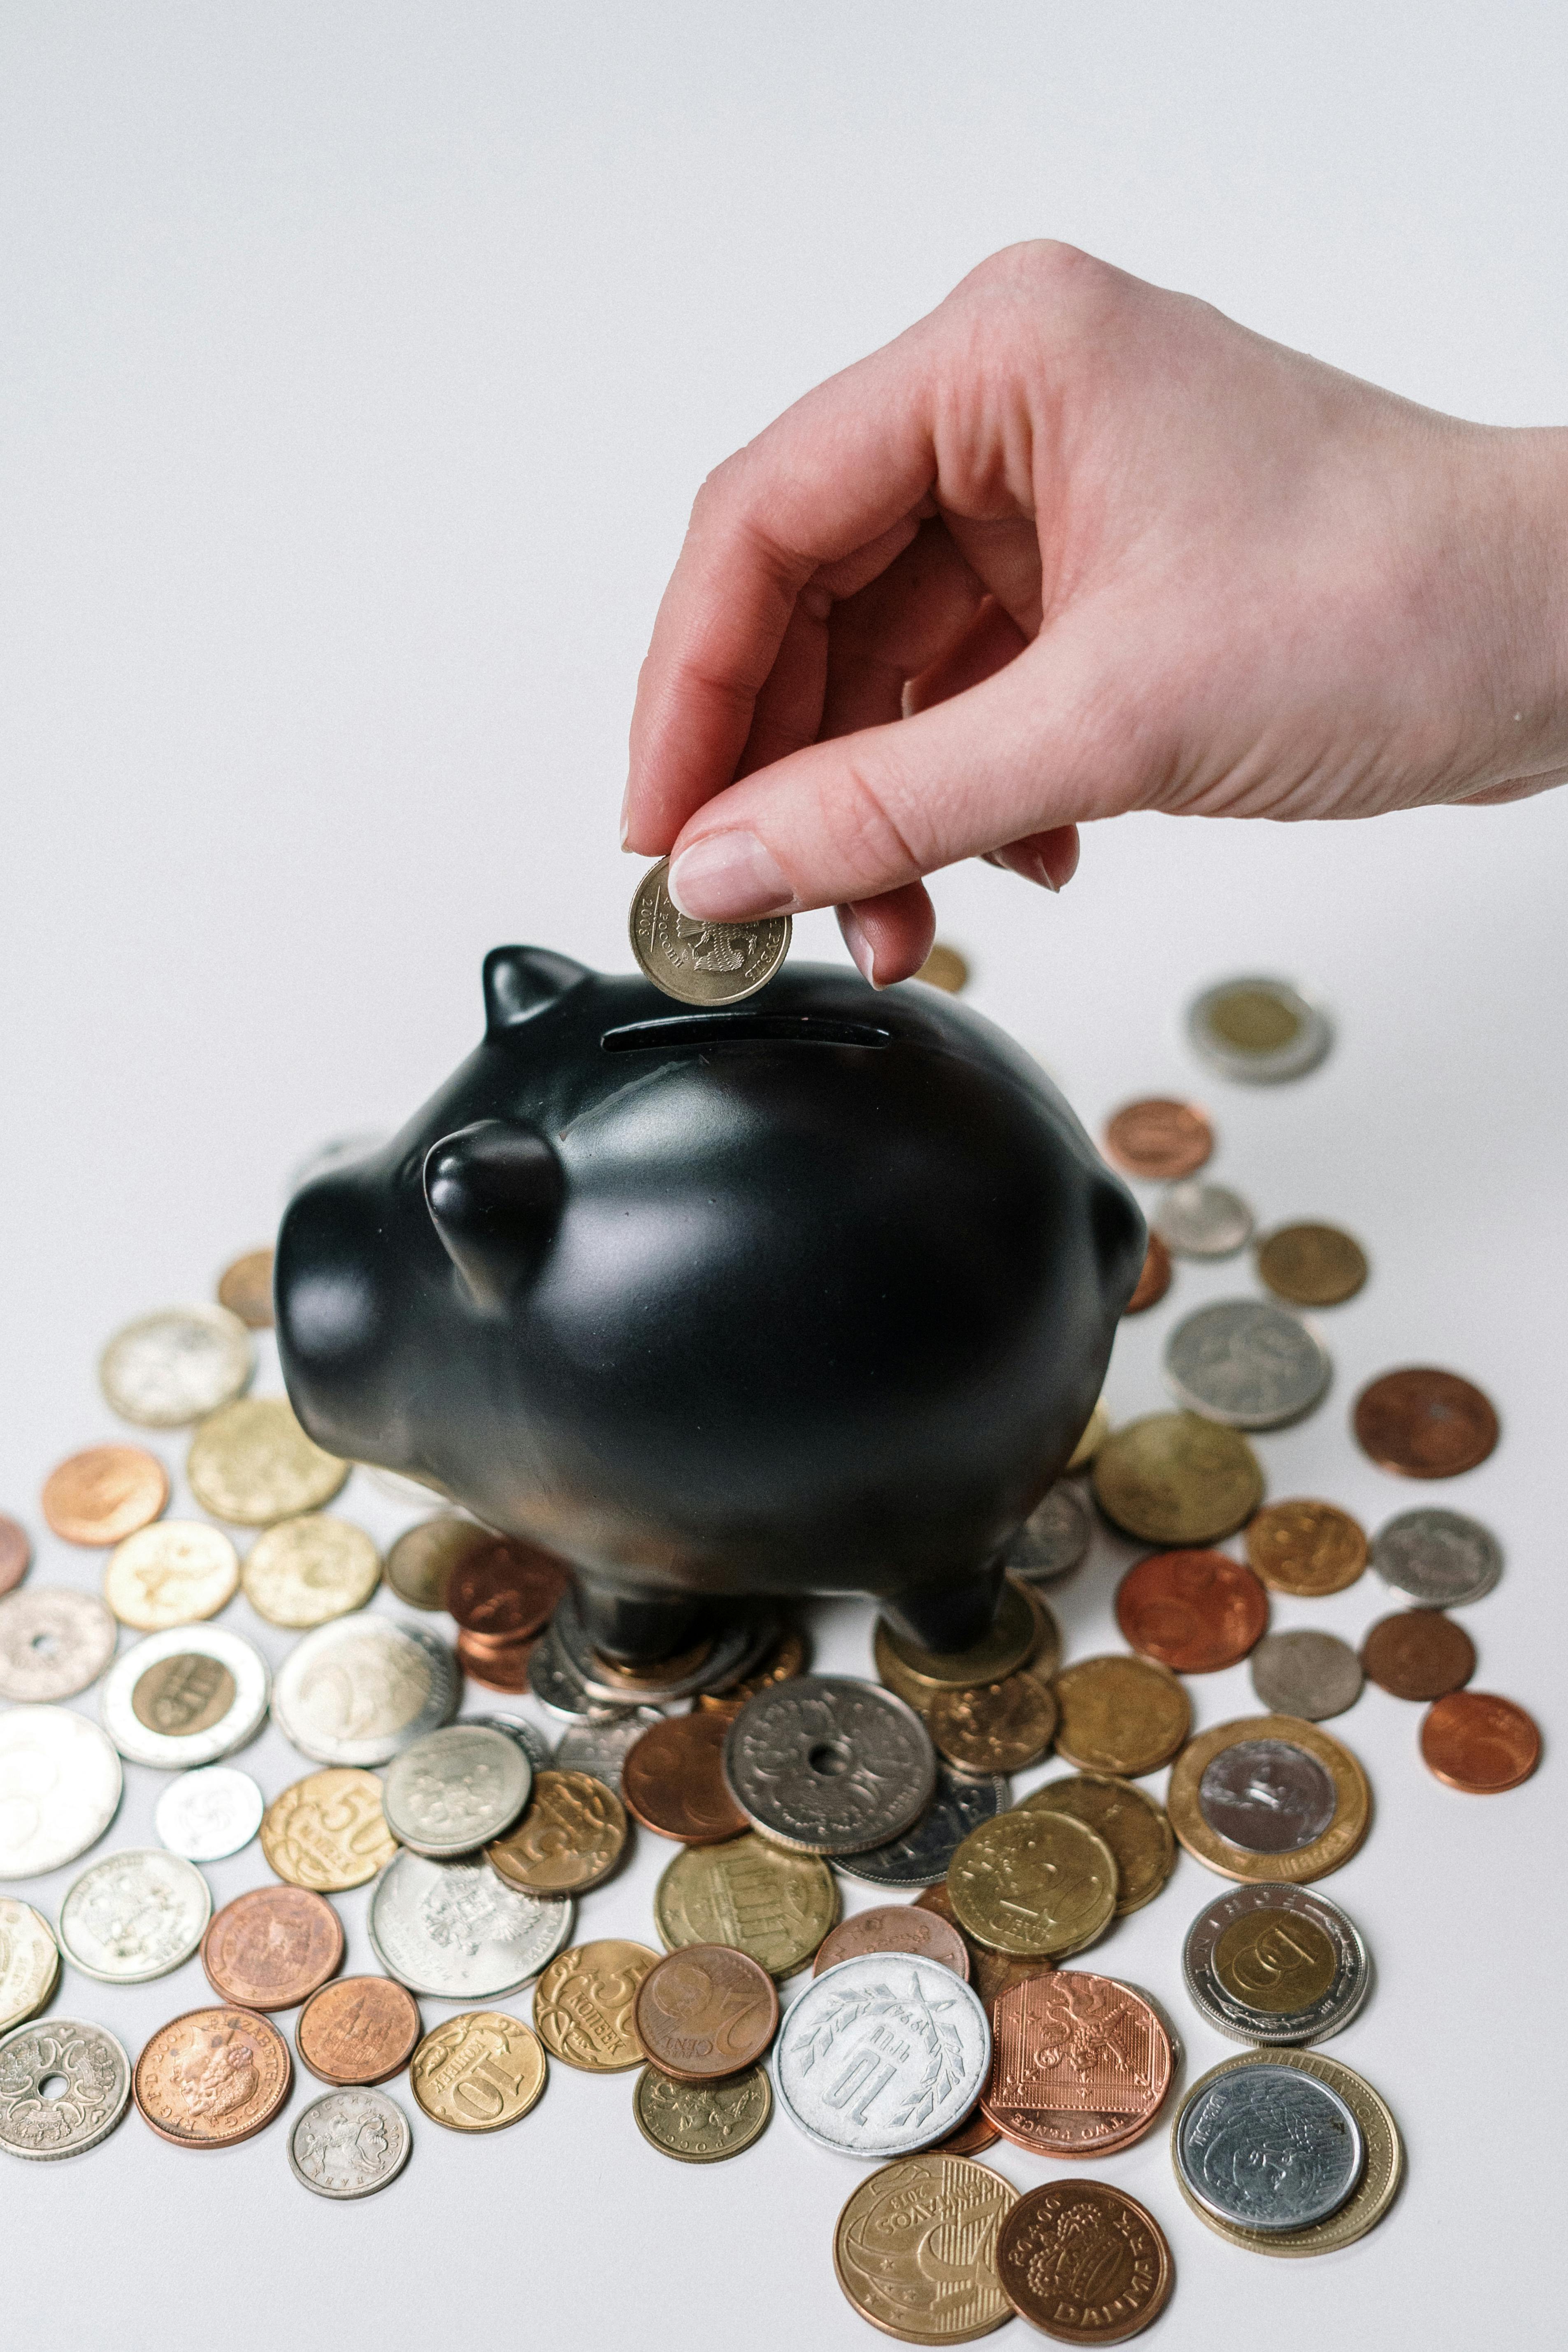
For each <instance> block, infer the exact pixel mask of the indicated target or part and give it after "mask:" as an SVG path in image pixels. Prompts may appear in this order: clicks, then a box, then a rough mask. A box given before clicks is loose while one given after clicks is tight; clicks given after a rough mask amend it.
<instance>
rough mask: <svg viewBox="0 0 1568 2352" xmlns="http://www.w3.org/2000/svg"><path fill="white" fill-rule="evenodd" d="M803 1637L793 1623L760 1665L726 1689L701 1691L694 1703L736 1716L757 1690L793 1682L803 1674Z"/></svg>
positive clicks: (804, 1660)
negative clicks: (727, 1711)
mask: <svg viewBox="0 0 1568 2352" xmlns="http://www.w3.org/2000/svg"><path fill="white" fill-rule="evenodd" d="M805 1665H806V1647H805V1635H804V1634H803V1633H799V1632H797V1631H796V1629H795V1627H794V1626H793V1625H792V1626H790V1627H789V1628H788V1630H787V1631H786V1632H785V1633H783V1634H782V1635H781V1636H780V1639H779V1643H778V1646H777V1648H776V1649H773V1650H770V1651H769V1653H768V1654H767V1656H766V1657H765V1658H764V1659H763V1663H762V1664H761V1665H760V1666H756V1667H753V1669H752V1672H751V1673H750V1674H749V1675H742V1677H741V1679H740V1681H739V1682H738V1683H731V1685H729V1687H728V1689H726V1690H721V1691H703V1692H702V1693H701V1694H700V1696H699V1698H698V1701H697V1704H698V1706H700V1707H707V1708H709V1709H710V1710H711V1709H712V1708H714V1707H725V1708H727V1709H728V1710H729V1712H730V1714H731V1716H734V1715H739V1713H740V1711H741V1709H742V1707H743V1706H745V1704H746V1701H747V1700H748V1699H749V1698H755V1696H756V1695H757V1693H758V1692H759V1691H760V1690H767V1689H769V1688H771V1686H772V1685H773V1684H774V1683H792V1682H794V1680H795V1676H796V1675H804V1674H805Z"/></svg>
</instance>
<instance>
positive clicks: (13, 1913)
mask: <svg viewBox="0 0 1568 2352" xmlns="http://www.w3.org/2000/svg"><path fill="white" fill-rule="evenodd" d="M59 1974H60V1952H59V1946H58V1944H57V1943H56V1941H55V1939H54V1937H53V1936H52V1935H51V1934H50V1932H49V1923H48V1921H47V1919H46V1918H45V1917H44V1916H43V1914H42V1912H40V1911H35V1910H34V1908H33V1906H32V1905H31V1904H30V1903H19V1902H18V1901H17V1900H16V1896H15V1895H0V2034H4V2033H9V2032H11V2030H12V2028H13V2027H14V2026H17V2025H21V2024H24V2023H25V2022H26V2020H27V2019H28V2018H29V2017H32V2016H33V2015H34V2014H35V2013H36V2012H37V2011H38V2010H40V2009H42V2008H43V2006H44V2004H45V2002H46V2001H47V2000H51V1999H52V1998H53V1996H54V1990H55V1987H56V1985H57V1984H58V1981H59Z"/></svg>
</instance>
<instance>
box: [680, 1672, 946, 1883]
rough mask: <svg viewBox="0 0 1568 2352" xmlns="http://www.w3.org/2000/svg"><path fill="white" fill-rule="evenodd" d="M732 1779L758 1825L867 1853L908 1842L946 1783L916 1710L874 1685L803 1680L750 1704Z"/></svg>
mask: <svg viewBox="0 0 1568 2352" xmlns="http://www.w3.org/2000/svg"><path fill="white" fill-rule="evenodd" d="M724 1777H725V1779H726V1780H727V1781H728V1782H729V1785H730V1789H731V1793H732V1794H733V1796H734V1797H735V1798H736V1800H737V1801H738V1802H739V1803H740V1805H741V1807H742V1811H744V1813H745V1815H746V1818H747V1819H748V1820H749V1821H750V1822H752V1825H753V1827H755V1828H756V1829H759V1830H761V1831H762V1832H763V1834H764V1835H765V1836H767V1837H770V1838H772V1839H773V1840H774V1841H775V1842H776V1843H778V1844H780V1845H784V1846H793V1847H795V1849H796V1850H797V1851H798V1852H801V1853H832V1854H852V1853H867V1852H868V1850H869V1849H870V1848H871V1847H873V1846H879V1845H884V1844H886V1843H887V1842H888V1841H889V1839H890V1838H896V1837H899V1836H901V1835H902V1833H903V1832H904V1831H905V1830H907V1829H909V1828H910V1827H911V1826H912V1824H913V1823H914V1822H916V1821H917V1820H918V1819H919V1818H920V1816H921V1813H922V1812H923V1811H925V1808H926V1806H927V1804H928V1803H929V1802H930V1801H931V1795H932V1792H933V1790H935V1787H936V1756H935V1752H934V1750H933V1749H932V1747H931V1738H930V1735H929V1733H928V1732H927V1730H926V1728H925V1726H924V1725H923V1724H922V1723H921V1719H920V1717H919V1716H918V1715H916V1714H915V1712H914V1710H913V1708H912V1707H910V1706H906V1705H905V1704H904V1702H903V1700H902V1699H900V1698H896V1697H895V1696H894V1695H893V1693H892V1692H891V1691H886V1690H879V1689H878V1687H877V1686H876V1685H875V1684H874V1683H864V1682H854V1681H851V1680H850V1679H849V1678H848V1677H847V1675H831V1676H830V1675H797V1676H796V1678H795V1680H794V1681H793V1682H787V1683H776V1684H774V1685H772V1687H771V1688H769V1689H767V1690H763V1691H759V1692H758V1693H757V1695H756V1696H755V1697H754V1698H749V1699H748V1700H747V1701H746V1704H745V1706H743V1707H742V1709H741V1712H740V1713H739V1715H738V1716H737V1717H735V1720H734V1722H733V1723H731V1725H729V1727H728V1737H727V1738H726V1740H725V1744H724Z"/></svg>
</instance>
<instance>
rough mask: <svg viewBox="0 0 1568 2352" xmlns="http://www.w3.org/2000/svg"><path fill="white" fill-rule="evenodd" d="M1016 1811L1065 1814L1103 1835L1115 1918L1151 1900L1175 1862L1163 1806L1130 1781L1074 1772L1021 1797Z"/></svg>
mask: <svg viewBox="0 0 1568 2352" xmlns="http://www.w3.org/2000/svg"><path fill="white" fill-rule="evenodd" d="M1018 1811H1020V1812H1042V1813H1070V1814H1071V1815H1072V1818H1073V1820H1074V1821H1075V1822H1086V1823H1087V1824H1088V1826H1089V1828H1090V1829H1091V1830H1093V1831H1094V1832H1096V1834H1097V1835H1098V1836H1100V1837H1102V1838H1103V1839H1104V1840H1105V1843H1106V1844H1107V1845H1108V1846H1109V1847H1110V1851H1111V1853H1113V1854H1114V1855H1115V1856H1116V1878H1117V1889H1118V1892H1117V1897H1116V1916H1117V1917H1118V1918H1119V1919H1121V1918H1123V1917H1125V1916H1126V1914H1127V1913H1128V1912H1129V1911H1141V1910H1142V1908H1143V1906H1144V1904H1145V1903H1152V1901H1153V1900H1154V1897H1155V1895H1158V1894H1159V1892H1160V1889H1161V1888H1162V1887H1163V1885H1164V1884H1165V1881H1166V1880H1167V1879H1168V1878H1169V1876H1170V1875H1171V1873H1172V1871H1173V1870H1174V1868H1175V1866H1176V1840H1175V1833H1174V1832H1173V1830H1172V1828H1171V1824H1170V1822H1169V1820H1168V1819H1167V1818H1166V1814H1165V1808H1164V1807H1163V1805H1157V1804H1156V1803H1155V1802H1154V1800H1153V1798H1152V1797H1146V1796H1145V1795H1144V1793H1143V1791H1142V1789H1135V1788H1134V1787H1133V1786H1132V1783H1131V1780H1112V1779H1110V1778H1102V1777H1101V1776H1100V1774H1099V1773H1095V1772H1075V1773H1073V1774H1072V1775H1071V1776H1070V1777H1069V1778H1068V1779H1065V1780H1047V1782H1046V1785H1045V1787H1044V1788H1043V1789H1037V1790H1035V1791H1034V1794H1033V1795H1032V1796H1028V1797H1025V1798H1024V1799H1023V1800H1022V1801H1021V1802H1020V1804H1019V1806H1018Z"/></svg>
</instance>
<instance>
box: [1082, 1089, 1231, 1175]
mask: <svg viewBox="0 0 1568 2352" xmlns="http://www.w3.org/2000/svg"><path fill="white" fill-rule="evenodd" d="M1105 1150H1106V1156H1107V1158H1108V1159H1110V1160H1114V1161H1115V1163H1116V1165H1117V1167H1118V1168H1120V1169H1121V1170H1122V1171H1124V1173H1126V1174H1127V1175H1129V1176H1142V1177H1145V1178H1147V1179H1150V1180H1152V1181H1163V1182H1168V1181H1172V1180H1173V1179H1174V1178H1176V1177H1179V1176H1191V1175H1194V1174H1195V1172H1196V1171H1197V1170H1198V1169H1200V1168H1201V1167H1202V1166H1203V1165H1204V1163H1205V1160H1208V1159H1210V1158H1211V1157H1212V1155H1213V1152H1214V1129H1213V1128H1212V1127H1211V1126H1210V1125H1209V1123H1208V1120H1207V1118H1205V1115H1204V1113H1203V1112H1202V1111H1201V1110H1199V1108H1198V1107H1197V1105H1196V1104H1195V1103H1186V1102H1173V1101H1172V1100H1171V1099H1170V1098H1169V1097H1167V1096H1163V1095H1151V1096H1149V1097H1146V1099H1144V1100H1143V1101H1142V1102H1131V1103H1123V1105H1122V1107H1121V1109H1120V1110H1119V1111H1116V1112H1115V1113H1113V1115H1112V1116H1111V1118H1109V1119H1108V1120H1107V1121H1106V1128H1105Z"/></svg>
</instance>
